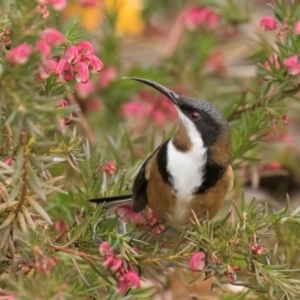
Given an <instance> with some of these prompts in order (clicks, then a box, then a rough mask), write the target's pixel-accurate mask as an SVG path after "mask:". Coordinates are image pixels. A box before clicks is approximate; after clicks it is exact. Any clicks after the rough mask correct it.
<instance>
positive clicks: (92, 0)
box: [79, 0, 97, 7]
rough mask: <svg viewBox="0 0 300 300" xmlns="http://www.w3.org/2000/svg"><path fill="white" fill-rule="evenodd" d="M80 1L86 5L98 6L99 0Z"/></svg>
mask: <svg viewBox="0 0 300 300" xmlns="http://www.w3.org/2000/svg"><path fill="white" fill-rule="evenodd" d="M79 3H80V4H81V5H82V6H85V7H96V6H97V0H79Z"/></svg>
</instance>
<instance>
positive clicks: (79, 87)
mask: <svg viewBox="0 0 300 300" xmlns="http://www.w3.org/2000/svg"><path fill="white" fill-rule="evenodd" d="M75 91H76V93H77V95H78V96H79V97H80V98H82V99H86V98H87V97H88V96H89V95H91V94H92V93H94V91H95V85H94V83H93V81H91V80H88V81H87V82H86V83H82V82H77V83H76V85H75Z"/></svg>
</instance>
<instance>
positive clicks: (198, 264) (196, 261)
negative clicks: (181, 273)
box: [190, 251, 205, 272]
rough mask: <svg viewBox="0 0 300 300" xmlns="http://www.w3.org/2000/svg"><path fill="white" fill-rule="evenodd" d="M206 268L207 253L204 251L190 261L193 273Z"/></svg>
mask: <svg viewBox="0 0 300 300" xmlns="http://www.w3.org/2000/svg"><path fill="white" fill-rule="evenodd" d="M204 266H205V253H204V252H202V251H198V252H195V253H194V254H193V255H192V257H191V259H190V269H191V270H192V271H193V272H198V271H201V270H203V268H204Z"/></svg>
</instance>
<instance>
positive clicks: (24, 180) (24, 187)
mask: <svg viewBox="0 0 300 300" xmlns="http://www.w3.org/2000/svg"><path fill="white" fill-rule="evenodd" d="M20 145H21V147H22V148H23V157H24V163H23V170H24V171H23V175H22V190H21V198H20V201H19V204H18V206H17V207H16V213H18V212H19V211H20V210H21V208H22V206H23V204H24V203H25V199H26V194H27V168H26V167H27V154H26V145H25V133H24V132H22V133H21V134H20Z"/></svg>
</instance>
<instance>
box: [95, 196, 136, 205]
mask: <svg viewBox="0 0 300 300" xmlns="http://www.w3.org/2000/svg"><path fill="white" fill-rule="evenodd" d="M130 200H132V195H131V194H130V195H120V196H111V197H104V198H94V199H89V201H90V202H94V203H99V204H100V203H104V202H107V203H111V204H113V205H114V204H118V203H123V202H128V201H130Z"/></svg>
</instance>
